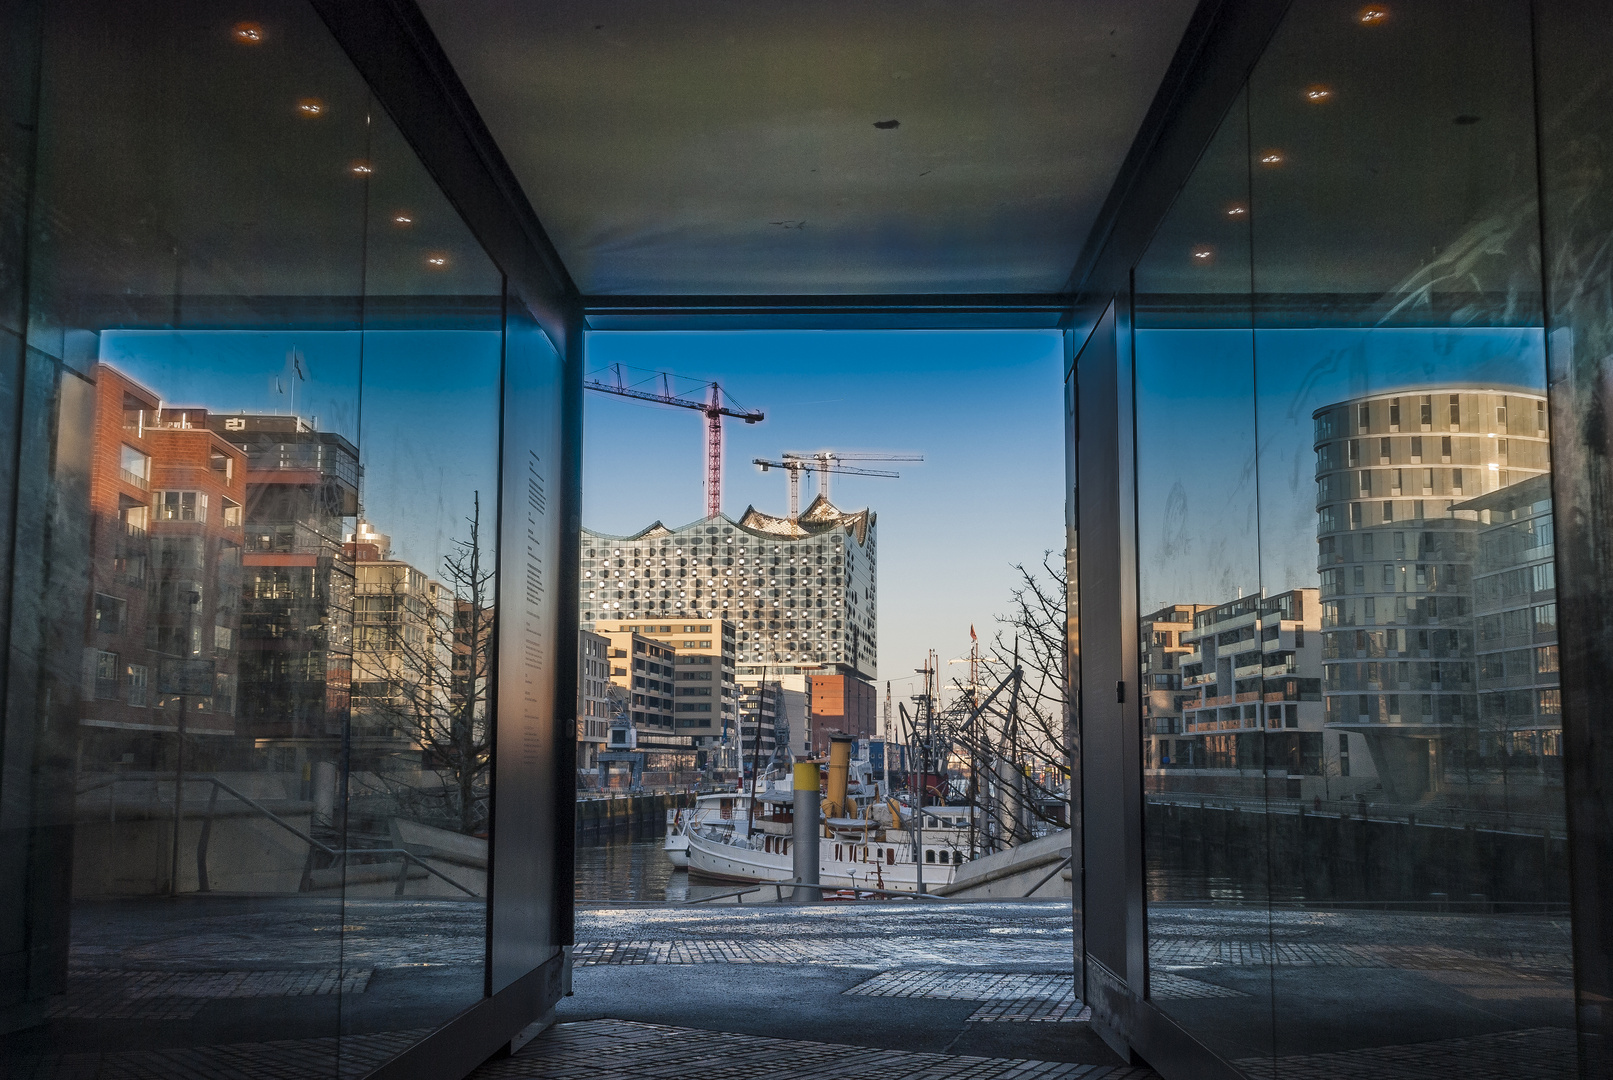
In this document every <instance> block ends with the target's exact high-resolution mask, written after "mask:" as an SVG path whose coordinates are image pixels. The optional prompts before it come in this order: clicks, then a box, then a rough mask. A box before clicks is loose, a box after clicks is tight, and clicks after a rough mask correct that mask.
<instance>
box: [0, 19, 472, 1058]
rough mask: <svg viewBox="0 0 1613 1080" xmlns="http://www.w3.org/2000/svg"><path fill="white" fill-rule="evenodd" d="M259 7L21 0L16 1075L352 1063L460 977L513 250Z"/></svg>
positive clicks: (13, 751)
mask: <svg viewBox="0 0 1613 1080" xmlns="http://www.w3.org/2000/svg"><path fill="white" fill-rule="evenodd" d="M251 14H252V21H251V22H250V23H242V22H239V20H237V19H232V18H229V17H227V16H224V15H221V14H220V13H219V12H217V11H215V10H213V9H212V8H211V7H210V6H209V5H206V4H201V3H195V4H187V3H175V4H164V5H159V6H157V7H155V8H140V9H132V8H129V7H128V6H127V5H114V4H105V3H100V2H98V0H53V2H51V3H49V4H46V5H44V17H43V22H42V26H43V31H42V35H41V37H40V39H39V41H40V48H41V50H42V62H41V71H42V76H41V78H42V83H41V85H42V91H41V99H40V106H39V115H38V116H37V118H36V120H37V130H38V132H39V142H38V156H37V161H36V162H35V164H34V176H33V177H32V178H31V182H30V184H28V185H18V186H17V187H16V188H14V190H17V191H21V190H31V191H32V193H33V197H34V200H35V204H34V206H33V207H32V209H31V213H30V216H29V220H30V221H31V222H32V223H33V226H34V235H33V236H32V237H31V238H30V246H29V255H30V258H31V262H30V263H29V276H28V279H27V286H28V290H29V291H28V294H27V296H26V298H25V299H26V302H27V310H28V324H27V336H28V346H29V349H28V367H27V370H26V371H25V372H24V373H23V375H22V377H21V379H20V380H19V382H20V385H22V386H23V388H24V398H25V400H24V402H23V404H22V406H21V414H22V416H23V417H24V422H25V423H26V424H27V425H29V432H30V434H29V436H28V437H27V438H25V439H23V440H22V445H23V455H22V461H21V463H20V466H19V476H21V477H22V478H23V479H22V481H21V482H22V483H23V484H24V490H23V491H22V492H21V493H20V494H19V496H18V503H19V505H22V506H24V507H30V508H32V509H31V510H30V512H29V514H28V515H27V517H28V521H27V523H26V525H25V526H24V528H23V529H22V531H21V532H20V533H19V537H18V540H17V544H16V551H17V552H18V553H19V558H20V561H19V564H18V566H17V568H16V572H15V574H14V575H13V580H15V581H19V582H25V583H27V584H26V587H24V588H20V589H17V590H14V591H15V593H16V595H15V596H13V597H12V605H11V608H10V612H11V622H10V625H9V627H8V628H7V630H8V632H9V634H10V656H11V663H10V668H9V672H10V679H11V683H10V687H9V692H10V694H11V701H12V706H11V707H10V708H8V711H7V716H6V725H7V726H6V742H5V745H6V748H7V749H6V765H7V769H6V772H5V774H4V776H3V777H0V783H3V784H4V785H5V786H4V790H3V800H0V801H3V804H4V805H5V806H7V807H8V808H12V809H14V810H15V811H16V812H17V813H19V814H21V815H22V817H21V819H19V820H27V821H31V822H34V823H36V824H35V825H34V826H32V827H30V828H15V827H12V825H9V824H8V825H7V827H6V829H5V830H4V831H3V832H0V844H3V845H4V851H3V856H4V859H5V861H6V865H7V866H9V867H12V868H13V869H14V880H13V881H12V883H11V884H12V888H11V889H9V890H8V895H14V896H16V897H21V898H24V900H23V903H22V904H20V905H19V904H16V903H13V904H9V905H7V906H5V907H4V909H3V918H4V919H5V920H6V921H5V923H4V926H5V930H6V932H5V936H4V940H5V941H7V942H11V943H12V944H11V945H8V946H6V948H7V949H8V950H11V951H10V952H9V953H8V955H7V957H6V963H7V964H13V965H14V966H13V967H8V969H7V970H15V971H17V972H18V973H19V975H18V977H17V978H15V979H11V980H8V981H7V982H8V985H7V987H6V989H5V990H4V991H3V992H0V1007H3V1009H4V1010H5V1011H4V1019H5V1022H6V1024H5V1027H6V1031H7V1032H8V1033H9V1034H8V1035H7V1038H6V1041H5V1044H4V1049H3V1050H0V1062H3V1065H0V1072H6V1073H7V1074H8V1075H9V1074H10V1072H12V1071H20V1072H26V1071H28V1070H29V1068H30V1067H33V1066H37V1067H38V1068H39V1070H40V1071H41V1072H42V1073H43V1072H49V1073H54V1072H55V1071H57V1066H58V1065H59V1064H60V1063H61V1062H62V1060H63V1058H64V1056H65V1055H73V1058H74V1062H75V1064H74V1066H73V1067H74V1068H87V1069H91V1070H92V1071H98V1072H99V1073H104V1074H108V1075H110V1074H121V1073H122V1072H124V1071H127V1070H128V1069H132V1068H134V1067H135V1065H134V1064H133V1060H134V1059H133V1058H131V1057H130V1055H131V1054H137V1053H149V1052H150V1051H152V1050H158V1051H164V1052H167V1051H173V1052H181V1051H182V1052H183V1053H184V1055H185V1057H184V1061H185V1062H186V1065H185V1066H183V1068H184V1069H185V1070H186V1071H187V1072H188V1073H194V1074H195V1075H198V1076H210V1075H220V1076H222V1075H230V1074H232V1069H233V1068H234V1066H233V1065H232V1058H231V1054H232V1053H234V1051H232V1050H230V1049H228V1044H234V1043H243V1042H250V1043H263V1042H279V1043H281V1044H282V1048H281V1049H282V1052H283V1053H284V1054H285V1055H288V1057H286V1058H285V1060H288V1061H294V1062H295V1063H296V1064H295V1066H294V1068H295V1070H296V1071H297V1072H298V1074H299V1075H308V1076H322V1075H329V1076H334V1075H337V1074H338V1072H341V1073H343V1074H348V1075H361V1074H363V1073H364V1072H366V1071H368V1070H369V1069H371V1068H373V1067H374V1066H375V1065H377V1064H379V1063H380V1062H381V1061H384V1060H385V1059H386V1058H388V1057H390V1056H392V1055H394V1054H395V1053H397V1052H398V1051H399V1050H401V1049H403V1048H404V1047H406V1046H408V1045H409V1044H410V1043H412V1042H413V1041H415V1040H417V1039H418V1038H420V1037H421V1035H422V1034H424V1033H425V1032H426V1031H428V1030H430V1029H432V1028H434V1027H436V1026H439V1025H440V1024H441V1023H443V1022H444V1021H445V1020H447V1019H448V1018H449V1017H451V1016H452V1015H453V1014H455V1013H457V1012H459V1011H461V1010H463V1009H464V1008H466V1007H467V1006H469V1005H471V1004H473V1003H474V1002H475V1001H477V1000H479V999H480V998H481V997H482V994H483V990H484V987H485V954H486V911H487V909H486V893H487V887H486V877H487V856H486V845H487V835H486V832H487V813H486V797H487V792H486V772H487V768H488V765H489V762H488V760H487V745H486V727H487V717H488V715H489V701H488V695H489V686H488V680H487V673H488V672H487V666H486V663H485V660H486V656H487V652H488V642H489V641H490V639H491V636H492V630H493V620H494V615H495V612H494V609H493V607H492V604H491V600H490V598H491V597H492V595H493V582H492V580H491V576H492V568H493V566H494V565H495V560H496V550H495V546H494V545H493V544H492V543H491V538H492V536H493V520H494V516H495V514H496V496H495V493H494V489H495V487H496V483H495V481H496V473H497V445H496V434H497V428H498V424H497V417H498V405H499V392H500V389H499V383H500V361H501V356H502V341H503V334H502V317H501V313H502V306H503V304H502V293H503V282H502V280H501V278H500V275H499V274H498V273H497V271H496V270H495V269H494V268H493V267H492V265H491V264H490V263H489V261H488V260H487V259H486V257H485V255H483V254H482V252H481V251H480V250H479V248H478V247H477V246H476V244H475V242H474V241H473V240H472V238H471V237H470V236H469V234H468V232H467V230H466V229H465V227H464V225H463V224H462V223H461V222H460V220H459V219H458V217H457V216H456V215H455V214H454V213H453V211H452V210H451V209H450V207H449V206H448V204H447V202H446V200H445V199H444V198H443V197H442V195H441V194H440V192H438V191H437V189H436V188H435V186H434V185H433V184H432V182H431V181H430V180H429V178H428V177H427V176H426V174H425V172H424V170H423V168H422V167H421V166H420V165H419V163H418V162H417V161H416V160H415V158H414V156H413V154H412V153H411V152H410V150H409V149H408V147H407V146H406V145H405V144H404V143H403V141H402V139H401V138H400V137H399V136H398V135H397V133H396V131H395V129H393V128H392V127H391V125H390V123H389V122H388V121H387V120H386V119H385V118H384V117H383V116H381V115H379V114H378V112H377V111H376V110H375V108H374V106H373V103H372V102H371V100H370V98H369V96H368V93H367V91H366V89H365V87H364V85H363V83H362V81H361V80H360V79H359V78H358V77H357V75H356V74H355V73H354V72H353V71H352V69H351V68H350V66H349V65H348V63H347V61H346V59H345V57H344V56H343V55H342V53H341V51H340V50H339V49H337V48H336V46H335V45H334V43H333V42H332V41H331V40H330V39H329V37H328V34H327V33H326V31H325V29H324V27H323V24H322V23H321V22H320V20H319V19H318V17H317V16H316V15H315V14H314V13H313V12H312V10H311V9H308V8H306V7H304V6H302V5H300V4H295V3H276V2H271V3H269V4H267V5H259V6H258V7H257V8H255V9H254V11H253V12H252V13H251ZM91 28H93V29H92V32H87V30H91ZM355 163H357V164H362V166H363V168H362V169H361V170H360V169H355V168H354V165H355ZM400 215H405V216H407V217H408V218H409V221H408V222H407V223H406V226H407V227H405V224H400V223H399V222H397V221H396V220H394V219H395V218H396V217H398V216H400ZM8 265H9V264H8ZM447 433H452V434H451V436H450V435H448V434H447ZM388 535H390V537H391V539H390V540H388ZM461 564H463V565H464V566H466V567H467V568H468V569H467V575H465V576H462V577H460V578H456V577H455V570H454V568H455V567H456V566H459V565H461ZM422 717H424V718H426V719H425V720H421V718H422ZM439 736H444V737H439ZM461 750H463V751H464V752H465V753H466V754H467V755H468V758H469V761H470V766H469V768H468V769H457V768H456V767H455V766H453V765H452V764H451V761H452V758H453V755H454V754H455V753H456V752H459V751H461ZM23 762H25V763H26V765H25V767H23V768H16V767H14V766H16V765H17V764H18V763H23ZM461 777H464V780H465V782H463V783H461V782H460V778H461ZM9 812H11V811H10V810H8V813H9ZM13 946H14V948H13Z"/></svg>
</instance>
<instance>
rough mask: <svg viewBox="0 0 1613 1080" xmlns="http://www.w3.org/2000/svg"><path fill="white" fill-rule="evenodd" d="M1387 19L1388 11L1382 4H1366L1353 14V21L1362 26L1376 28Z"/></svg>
mask: <svg viewBox="0 0 1613 1080" xmlns="http://www.w3.org/2000/svg"><path fill="white" fill-rule="evenodd" d="M1388 17H1389V9H1388V8H1386V7H1384V6H1383V5H1382V4H1368V5H1367V6H1366V7H1364V8H1362V9H1361V10H1360V11H1358V12H1356V13H1355V21H1356V22H1358V23H1360V24H1361V25H1362V26H1376V25H1377V24H1378V23H1381V22H1383V21H1384V20H1385V19H1387V18H1388Z"/></svg>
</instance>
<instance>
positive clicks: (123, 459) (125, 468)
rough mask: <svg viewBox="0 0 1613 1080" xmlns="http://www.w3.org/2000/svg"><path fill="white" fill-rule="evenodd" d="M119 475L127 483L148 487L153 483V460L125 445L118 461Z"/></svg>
mask: <svg viewBox="0 0 1613 1080" xmlns="http://www.w3.org/2000/svg"><path fill="white" fill-rule="evenodd" d="M118 475H119V476H120V477H121V478H122V479H123V480H124V482H125V483H129V484H133V485H134V486H135V487H139V488H143V487H146V486H147V485H149V484H150V483H151V458H150V457H148V456H147V455H145V454H142V453H141V452H140V451H138V450H136V449H135V448H134V447H132V446H129V445H127V444H125V445H124V447H123V453H122V455H121V456H120V457H119V459H118Z"/></svg>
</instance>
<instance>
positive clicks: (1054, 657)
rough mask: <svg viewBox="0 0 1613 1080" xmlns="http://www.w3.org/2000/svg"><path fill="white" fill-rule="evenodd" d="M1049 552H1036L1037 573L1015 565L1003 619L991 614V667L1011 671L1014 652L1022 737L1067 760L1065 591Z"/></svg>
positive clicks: (1070, 722)
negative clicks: (1020, 674)
mask: <svg viewBox="0 0 1613 1080" xmlns="http://www.w3.org/2000/svg"><path fill="white" fill-rule="evenodd" d="M1053 556H1054V552H1052V551H1044V552H1043V553H1042V564H1041V567H1040V569H1039V570H1037V569H1027V568H1026V567H1025V565H1024V564H1023V563H1016V564H1015V566H1014V570H1015V571H1016V572H1017V573H1018V574H1019V584H1018V585H1017V586H1016V587H1015V589H1014V590H1013V592H1012V593H1010V594H1009V595H1010V597H1011V604H1010V608H1009V611H1008V614H1006V615H999V616H997V624H998V627H999V629H998V630H997V632H996V633H995V634H994V635H993V637H992V643H991V655H992V661H993V662H992V666H993V667H994V668H995V669H996V670H998V671H1003V672H1006V671H1009V670H1011V669H1012V665H1013V660H1014V655H1015V652H1016V650H1017V652H1018V656H1019V663H1020V665H1021V666H1022V667H1023V668H1024V669H1025V679H1024V685H1023V690H1022V692H1021V700H1020V714H1019V718H1018V722H1019V724H1020V728H1021V732H1022V736H1021V737H1022V738H1024V739H1026V740H1027V741H1028V742H1029V743H1031V744H1033V745H1035V746H1036V747H1037V749H1039V750H1040V751H1041V752H1043V753H1044V754H1047V755H1049V756H1051V757H1053V758H1054V759H1055V760H1058V761H1067V760H1068V757H1069V753H1070V749H1071V747H1072V745H1073V736H1074V716H1073V710H1072V706H1071V702H1070V700H1069V681H1068V672H1069V662H1068V661H1069V657H1068V651H1067V641H1066V633H1067V613H1068V607H1067V604H1066V599H1065V592H1066V589H1067V588H1068V586H1069V578H1068V575H1067V574H1066V572H1065V569H1064V566H1063V564H1062V563H1061V562H1057V561H1055V560H1054V557H1053Z"/></svg>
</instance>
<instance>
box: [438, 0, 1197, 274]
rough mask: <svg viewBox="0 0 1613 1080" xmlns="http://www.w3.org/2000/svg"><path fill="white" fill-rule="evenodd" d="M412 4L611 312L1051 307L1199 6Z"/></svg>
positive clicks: (1104, 2)
mask: <svg viewBox="0 0 1613 1080" xmlns="http://www.w3.org/2000/svg"><path fill="white" fill-rule="evenodd" d="M421 8H422V10H423V11H424V12H425V15H426V17H427V19H428V21H429V22H430V24H431V26H432V29H433V31H434V33H435V34H436V36H437V37H438V39H439V40H440V42H441V43H442V45H443V48H444V50H445V51H446V53H447V55H448V56H449V58H450V60H451V61H452V62H453V64H454V67H455V70H456V71H457V73H458V75H459V77H460V79H461V80H462V81H463V82H464V84H465V86H466V87H467V88H468V90H469V92H470V94H471V97H472V99H473V100H474V102H475V104H476V107H477V109H478V111H479V112H480V113H481V116H482V117H483V119H484V120H485V121H486V123H487V126H488V128H489V129H490V130H491V131H492V133H493V135H494V137H495V138H496V139H497V141H498V143H499V146H500V148H501V150H502V152H503V154H504V156H505V157H506V159H507V160H508V161H509V162H510V165H511V167H512V168H513V170H514V172H515V174H516V176H517V177H518V178H519V180H520V182H521V184H522V186H523V188H524V189H525V191H526V194H527V196H528V198H529V199H530V200H531V203H532V205H533V206H534V208H535V209H536V211H537V213H538V216H539V217H540V218H541V219H542V221H543V223H544V225H545V227H546V228H547V230H548V232H549V234H550V236H551V238H552V239H553V241H554V244H555V246H556V248H557V249H558V250H559V252H560V255H561V257H562V258H563V259H564V261H565V263H566V266H567V268H568V269H569V270H570V272H571V275H572V277H573V278H574V279H575V280H576V281H577V284H578V287H579V288H580V289H581V290H582V291H583V292H584V293H586V294H589V295H592V296H596V297H597V296H608V295H633V294H639V295H661V296H667V295H679V294H772V295H780V294H820V295H821V294H839V293H850V294H860V295H872V294H883V293H907V294H936V293H954V292H955V293H1056V292H1059V291H1060V290H1061V289H1062V288H1063V287H1064V286H1065V284H1066V282H1067V280H1068V278H1069V274H1070V268H1071V266H1073V265H1074V263H1075V260H1076V257H1077V255H1078V253H1079V251H1080V249H1081V245H1082V242H1083V241H1084V240H1085V239H1086V236H1087V232H1088V230H1089V229H1090V227H1091V225H1092V223H1093V221H1094V219H1095V218H1096V215H1097V213H1098V211H1099V209H1100V207H1101V206H1102V204H1103V201H1104V199H1105V197H1106V196H1107V195H1108V193H1109V189H1110V186H1111V185H1112V183H1113V182H1114V179H1115V176H1116V174H1117V171H1118V169H1119V167H1120V165H1121V162H1122V161H1123V160H1124V159H1125V156H1126V154H1127V151H1128V150H1129V149H1130V147H1131V144H1132V140H1133V138H1134V136H1135V135H1136V132H1137V130H1138V127H1139V125H1140V123H1141V122H1142V119H1143V117H1144V115H1145V114H1146V112H1147V110H1148V107H1149V104H1150V102H1151V101H1152V100H1153V97H1154V93H1155V90H1156V88H1157V87H1158V85H1159V83H1160V80H1161V78H1162V77H1163V76H1164V73H1165V71H1166V69H1167V67H1168V65H1169V63H1170V61H1171V57H1172V55H1173V54H1174V52H1175V49H1176V46H1177V43H1178V40H1179V38H1180V37H1181V35H1182V32H1183V29H1184V28H1185V27H1186V25H1187V22H1188V19H1189V17H1190V15H1191V14H1192V11H1193V8H1194V3H1193V2H1192V0H1086V2H1081V3H1072V2H1070V0H1014V2H1004V3H979V2H976V0H926V2H904V3H896V2H885V3H879V2H874V3H866V2H865V3H851V2H846V0H817V2H802V3H792V4H758V3H754V2H747V0H692V2H689V3H679V4H670V3H664V2H654V0H616V2H612V3H602V2H599V0H559V2H553V3H545V4H522V5H515V4H509V3H501V2H496V0H422V2H421ZM893 121H894V123H893Z"/></svg>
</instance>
